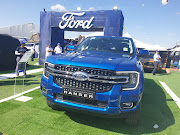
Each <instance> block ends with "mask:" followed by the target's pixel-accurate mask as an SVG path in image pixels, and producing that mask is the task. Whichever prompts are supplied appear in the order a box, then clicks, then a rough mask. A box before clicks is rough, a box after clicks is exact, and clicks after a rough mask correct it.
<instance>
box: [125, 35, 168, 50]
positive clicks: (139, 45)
mask: <svg viewBox="0 0 180 135" xmlns="http://www.w3.org/2000/svg"><path fill="white" fill-rule="evenodd" d="M123 37H130V38H132V39H133V40H134V43H135V46H136V47H137V48H143V49H146V50H150V51H154V50H159V51H167V49H166V48H165V47H162V46H160V45H157V44H155V45H151V44H147V43H143V42H141V41H139V40H136V39H134V38H133V37H131V36H130V35H129V33H128V32H126V33H123Z"/></svg>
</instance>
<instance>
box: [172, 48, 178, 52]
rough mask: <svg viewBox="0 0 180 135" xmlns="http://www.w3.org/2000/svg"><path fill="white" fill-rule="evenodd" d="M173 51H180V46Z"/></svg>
mask: <svg viewBox="0 0 180 135" xmlns="http://www.w3.org/2000/svg"><path fill="white" fill-rule="evenodd" d="M171 51H177V52H180V47H176V48H174V49H172V50H171Z"/></svg>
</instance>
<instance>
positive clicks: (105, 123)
mask: <svg viewBox="0 0 180 135" xmlns="http://www.w3.org/2000/svg"><path fill="white" fill-rule="evenodd" d="M166 101H171V100H170V99H166V95H165V93H164V91H163V90H162V88H161V87H160V86H159V85H158V84H157V83H156V82H154V80H151V79H145V89H144V94H143V99H142V110H141V121H140V123H139V125H137V126H134V127H130V126H128V125H126V124H125V122H124V120H123V119H109V118H100V117H96V116H91V115H87V114H80V113H75V112H70V111H66V114H67V115H68V116H69V117H70V118H71V119H72V120H73V121H75V122H77V123H80V124H84V125H88V126H91V127H95V128H99V129H103V130H108V131H112V132H116V133H124V134H131V135H132V134H133V135H135V134H137V135H139V134H145V133H156V132H161V131H163V130H165V129H166V128H167V127H169V126H171V125H173V124H174V123H175V120H174V117H173V114H172V112H171V110H170V108H169V107H168V105H167V103H166ZM154 124H158V125H159V128H157V129H154V128H153V125H154ZM82 130H83V129H82Z"/></svg>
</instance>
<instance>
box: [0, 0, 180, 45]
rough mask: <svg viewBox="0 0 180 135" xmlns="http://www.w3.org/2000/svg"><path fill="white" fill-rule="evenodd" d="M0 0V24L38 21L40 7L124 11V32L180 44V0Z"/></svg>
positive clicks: (150, 40)
mask: <svg viewBox="0 0 180 135" xmlns="http://www.w3.org/2000/svg"><path fill="white" fill-rule="evenodd" d="M161 1H162V0H29V1H27V0H0V28H2V27H9V26H13V25H19V24H26V23H35V24H37V25H39V24H40V23H39V22H40V11H43V9H44V8H45V9H46V11H53V10H56V11H75V10H76V8H77V7H81V9H82V11H83V10H112V8H113V6H118V10H122V12H123V15H124V18H125V19H124V27H125V30H124V32H128V33H129V34H130V35H131V36H132V37H133V38H135V39H137V40H139V41H142V42H145V43H149V44H159V45H161V46H164V47H167V48H171V47H174V46H175V45H176V42H179V43H178V44H180V0H169V3H168V4H167V5H162V3H161Z"/></svg>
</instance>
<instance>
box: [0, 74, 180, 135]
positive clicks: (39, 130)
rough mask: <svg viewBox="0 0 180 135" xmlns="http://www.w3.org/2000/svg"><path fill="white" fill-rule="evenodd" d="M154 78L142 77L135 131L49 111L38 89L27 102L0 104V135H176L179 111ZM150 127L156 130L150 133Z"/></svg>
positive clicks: (110, 121)
mask: <svg viewBox="0 0 180 135" xmlns="http://www.w3.org/2000/svg"><path fill="white" fill-rule="evenodd" d="M174 75H175V76H176V74H171V75H169V76H174ZM158 77H160V75H157V76H150V74H145V88H144V94H143V99H142V112H141V121H140V123H139V125H137V126H135V127H131V126H128V125H126V124H125V123H124V120H123V119H107V118H100V117H95V116H91V115H87V114H81V113H80V112H81V111H79V113H77V112H76V113H75V112H71V111H65V110H59V111H57V110H52V109H51V108H49V107H48V106H47V105H46V102H45V97H44V96H43V95H42V94H41V92H40V90H39V89H38V90H35V91H33V92H30V93H28V94H26V96H30V97H33V100H30V101H28V102H25V103H23V102H20V101H15V100H10V101H7V102H4V103H1V104H0V132H3V133H6V134H9V135H16V134H17V135H116V134H118V135H119V134H129V135H140V134H153V135H156V134H158V135H179V134H180V129H179V127H180V109H179V108H178V106H177V105H176V104H175V102H174V101H173V100H172V98H171V97H170V96H169V95H168V94H167V93H166V92H165V91H164V90H163V88H162V87H161V85H160V83H159V82H158V80H159V78H158ZM163 78H165V77H163ZM172 78H173V77H172ZM162 81H163V80H162ZM164 82H165V80H164ZM154 124H158V125H159V128H157V129H154V128H153V125H154Z"/></svg>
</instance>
